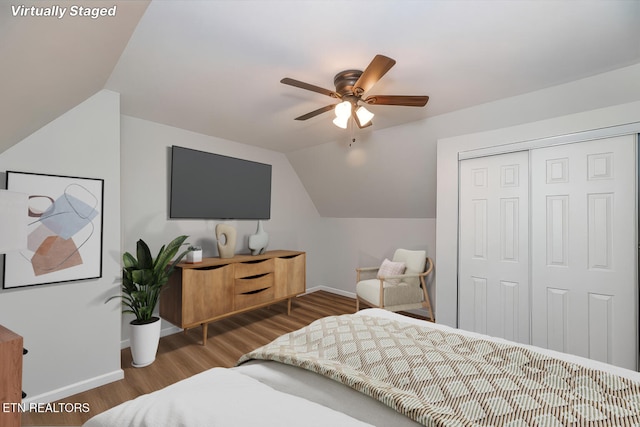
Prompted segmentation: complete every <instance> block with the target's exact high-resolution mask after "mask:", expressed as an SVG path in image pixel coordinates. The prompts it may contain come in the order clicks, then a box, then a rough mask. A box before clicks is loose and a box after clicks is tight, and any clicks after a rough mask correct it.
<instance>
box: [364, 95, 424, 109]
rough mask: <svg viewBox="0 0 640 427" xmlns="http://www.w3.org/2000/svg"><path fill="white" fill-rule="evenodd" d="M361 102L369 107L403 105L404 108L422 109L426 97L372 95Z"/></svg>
mask: <svg viewBox="0 0 640 427" xmlns="http://www.w3.org/2000/svg"><path fill="white" fill-rule="evenodd" d="M363 101H364V102H365V103H367V104H370V105H404V106H406V107H424V106H425V105H427V101H429V97H428V96H403V95H373V96H369V97H367V98H366V99H363Z"/></svg>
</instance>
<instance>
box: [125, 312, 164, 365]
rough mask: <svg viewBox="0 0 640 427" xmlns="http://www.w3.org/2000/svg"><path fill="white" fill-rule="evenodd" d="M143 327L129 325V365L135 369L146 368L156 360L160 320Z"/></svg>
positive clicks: (157, 318) (157, 319)
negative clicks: (130, 359)
mask: <svg viewBox="0 0 640 427" xmlns="http://www.w3.org/2000/svg"><path fill="white" fill-rule="evenodd" d="M154 319H156V320H155V321H154V322H151V323H145V324H143V325H135V324H133V323H131V357H132V358H133V362H131V365H132V366H133V367H135V368H142V367H144V366H148V365H150V364H152V363H153V361H154V360H156V353H157V352H158V343H159V342H160V323H161V322H160V318H159V317H154Z"/></svg>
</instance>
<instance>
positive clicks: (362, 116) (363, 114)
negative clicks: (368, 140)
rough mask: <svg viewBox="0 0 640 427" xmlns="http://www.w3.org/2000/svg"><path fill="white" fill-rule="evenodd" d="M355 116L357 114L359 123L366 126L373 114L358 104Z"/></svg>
mask: <svg viewBox="0 0 640 427" xmlns="http://www.w3.org/2000/svg"><path fill="white" fill-rule="evenodd" d="M356 116H358V120H359V121H360V125H361V126H366V125H367V124H368V123H369V122H370V121H371V119H373V116H374V114H373V113H372V112H371V111H369V110H367V109H366V108H364V107H363V106H360V107H358V109H357V110H356Z"/></svg>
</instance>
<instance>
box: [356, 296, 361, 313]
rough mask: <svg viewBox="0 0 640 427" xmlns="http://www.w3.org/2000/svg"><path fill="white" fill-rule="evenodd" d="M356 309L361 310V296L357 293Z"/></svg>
mask: <svg viewBox="0 0 640 427" xmlns="http://www.w3.org/2000/svg"><path fill="white" fill-rule="evenodd" d="M356 311H360V298H358V296H357V295H356Z"/></svg>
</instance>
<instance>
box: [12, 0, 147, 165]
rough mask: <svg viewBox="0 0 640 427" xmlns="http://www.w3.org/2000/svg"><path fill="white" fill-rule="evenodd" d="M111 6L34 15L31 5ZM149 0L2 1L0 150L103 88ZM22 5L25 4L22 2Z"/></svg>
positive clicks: (47, 6) (43, 6)
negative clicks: (101, 13) (100, 14)
mask: <svg viewBox="0 0 640 427" xmlns="http://www.w3.org/2000/svg"><path fill="white" fill-rule="evenodd" d="M83 4H87V5H88V6H90V7H113V6H114V5H117V14H116V16H115V17H108V18H106V17H105V18H101V19H91V18H85V17H70V16H69V14H68V13H67V14H66V16H65V17H64V18H62V19H58V18H56V17H39V16H31V12H30V8H31V7H32V6H35V7H42V8H50V7H52V6H61V7H69V6H71V5H83ZM148 4H149V0H145V1H126V2H125V1H117V2H114V1H101V0H96V1H91V2H87V1H85V2H68V1H48V0H43V1H21V2H10V1H3V2H1V4H0V94H1V95H0V153H1V152H3V151H5V150H6V149H7V148H9V147H11V146H12V145H14V144H16V143H17V142H19V141H21V140H22V139H24V138H25V137H27V136H29V135H30V134H32V133H33V132H35V131H36V130H38V129H40V128H41V127H43V126H44V125H46V124H47V123H49V122H50V121H51V120H53V119H55V118H56V117H59V116H60V115H62V114H63V113H64V112H66V111H68V110H70V109H71V108H73V107H75V106H76V105H78V104H80V103H81V102H82V101H84V100H85V99H87V98H89V97H90V96H91V95H93V94H95V93H96V92H98V91H99V90H102V89H104V86H105V83H106V82H107V79H108V78H109V76H110V75H111V72H112V71H113V68H114V67H115V65H116V63H117V62H118V59H119V58H120V55H122V51H123V50H124V48H125V46H126V45H127V42H128V41H129V38H130V37H131V34H132V33H133V31H134V29H135V28H136V25H137V24H138V21H139V19H140V17H141V16H142V14H143V13H144V11H145V9H146V8H147V5H148ZM22 6H24V8H22Z"/></svg>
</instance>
